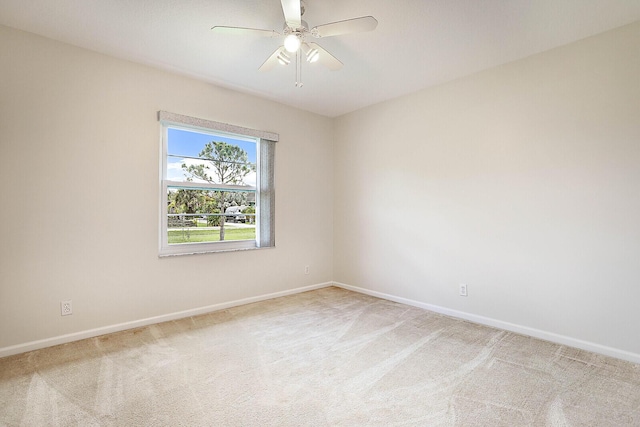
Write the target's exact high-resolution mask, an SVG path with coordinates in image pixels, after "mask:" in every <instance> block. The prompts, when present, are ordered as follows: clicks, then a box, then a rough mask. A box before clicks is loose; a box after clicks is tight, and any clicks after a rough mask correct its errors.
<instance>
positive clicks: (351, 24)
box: [311, 16, 378, 37]
mask: <svg viewBox="0 0 640 427" xmlns="http://www.w3.org/2000/svg"><path fill="white" fill-rule="evenodd" d="M377 26H378V21H377V20H376V18H374V17H373V16H362V17H360V18H353V19H347V20H345V21H338V22H332V23H330V24H324V25H318V26H317V27H313V28H312V29H311V34H312V35H313V36H314V37H331V36H339V35H341V34H351V33H362V32H365V31H372V30H375V29H376V27H377Z"/></svg>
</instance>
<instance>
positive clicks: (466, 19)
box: [0, 0, 640, 117]
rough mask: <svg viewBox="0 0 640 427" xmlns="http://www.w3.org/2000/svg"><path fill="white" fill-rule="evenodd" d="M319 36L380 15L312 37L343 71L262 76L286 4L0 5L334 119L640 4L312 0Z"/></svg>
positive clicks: (16, 22) (18, 24) (629, 15)
mask: <svg viewBox="0 0 640 427" xmlns="http://www.w3.org/2000/svg"><path fill="white" fill-rule="evenodd" d="M306 4H307V7H306V12H305V15H304V17H303V19H305V20H306V21H307V22H308V23H309V25H310V26H311V27H313V26H316V25H320V24H324V23H328V22H334V21H340V20H344V19H349V18H354V17H358V16H366V15H372V16H374V17H375V18H376V19H377V20H378V22H379V24H378V28H377V29H376V30H375V31H373V32H368V33H359V34H350V35H343V36H337V37H330V38H324V39H314V40H313V41H316V42H318V43H319V44H320V45H322V46H323V47H324V48H325V49H327V50H328V51H329V52H331V53H332V54H333V55H334V56H336V57H337V58H338V59H340V60H341V61H342V62H343V63H344V67H343V68H342V69H341V70H339V71H329V70H327V69H324V68H322V67H321V66H320V65H319V64H317V63H316V64H311V65H309V64H306V63H305V64H304V65H303V70H302V72H303V76H302V77H303V82H304V87H302V88H296V87H295V86H294V82H295V67H294V65H293V62H292V64H290V65H289V66H288V67H283V66H278V67H276V68H275V69H273V70H271V71H270V72H268V73H261V72H259V71H258V67H259V66H260V65H261V64H262V63H263V62H264V60H265V59H266V58H267V57H268V56H269V55H270V54H271V53H272V52H273V51H274V50H275V49H276V48H277V47H278V46H279V45H281V44H282V43H281V40H280V39H269V38H258V37H250V36H234V35H226V34H224V35H223V34H214V33H213V32H212V31H210V28H211V27H212V26H214V25H227V26H241V27H251V28H262V29H275V30H277V31H281V30H282V26H283V23H284V18H283V16H282V8H281V5H280V0H0V23H1V24H4V25H7V26H9V27H14V28H18V29H21V30H25V31H29V32H32V33H36V34H40V35H43V36H46V37H49V38H52V39H55V40H59V41H62V42H66V43H69V44H73V45H77V46H81V47H84V48H87V49H91V50H94V51H98V52H103V53H106V54H109V55H113V56H116V57H120V58H125V59H129V60H132V61H136V62H141V63H144V64H150V65H153V66H157V67H160V68H164V69H169V70H173V71H178V72H181V73H185V74H188V75H191V76H195V77H197V78H199V79H202V80H205V81H208V82H212V83H215V84H217V85H220V86H224V87H228V88H232V89H235V90H239V91H243V92H248V93H252V94H256V95H259V96H262V97H265V98H269V99H273V100H276V101H278V102H281V103H284V104H287V105H291V106H294V107H297V108H301V109H304V110H308V111H312V112H315V113H318V114H322V115H326V116H329V117H335V116H339V115H341V114H344V113H347V112H350V111H354V110H357V109H359V108H362V107H365V106H367V105H371V104H375V103H377V102H380V101H383V100H386V99H391V98H395V97H398V96H400V95H403V94H407V93H411V92H414V91H416V90H419V89H422V88H425V87H428V86H432V85H436V84H439V83H443V82H446V81H450V80H453V79H456V78H459V77H462V76H465V75H469V74H472V73H475V72H477V71H480V70H483V69H487V68H491V67H494V66H497V65H500V64H504V63H506V62H510V61H513V60H516V59H519V58H523V57H526V56H529V55H532V54H535V53H538V52H542V51H545V50H548V49H552V48H554V47H557V46H561V45H564V44H567V43H571V42H573V41H576V40H579V39H582V38H585V37H588V36H591V35H594V34H598V33H601V32H603V31H607V30H610V29H613V28H616V27H619V26H622V25H625V24H629V23H632V22H634V21H637V20H639V19H640V0H306Z"/></svg>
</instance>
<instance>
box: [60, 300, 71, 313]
mask: <svg viewBox="0 0 640 427" xmlns="http://www.w3.org/2000/svg"><path fill="white" fill-rule="evenodd" d="M70 314H73V306H72V305H71V300H70V299H69V300H66V301H60V315H61V316H69V315H70Z"/></svg>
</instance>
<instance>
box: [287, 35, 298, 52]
mask: <svg viewBox="0 0 640 427" xmlns="http://www.w3.org/2000/svg"><path fill="white" fill-rule="evenodd" d="M284 48H285V49H287V51H288V52H291V53H295V52H297V51H298V49H300V38H299V37H298V35H297V34H295V33H292V34H289V35H288V36H287V37H285V39H284Z"/></svg>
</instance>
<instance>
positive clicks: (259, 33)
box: [211, 26, 280, 37]
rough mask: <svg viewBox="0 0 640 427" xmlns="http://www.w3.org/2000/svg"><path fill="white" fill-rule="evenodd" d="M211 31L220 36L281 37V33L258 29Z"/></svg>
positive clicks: (228, 28) (222, 28)
mask: <svg viewBox="0 0 640 427" xmlns="http://www.w3.org/2000/svg"><path fill="white" fill-rule="evenodd" d="M211 31H213V32H214V33H220V34H239V35H243V34H247V35H253V36H260V37H278V36H280V33H278V32H277V31H273V30H259V29H256V28H242V27H223V26H215V27H212V28H211Z"/></svg>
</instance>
